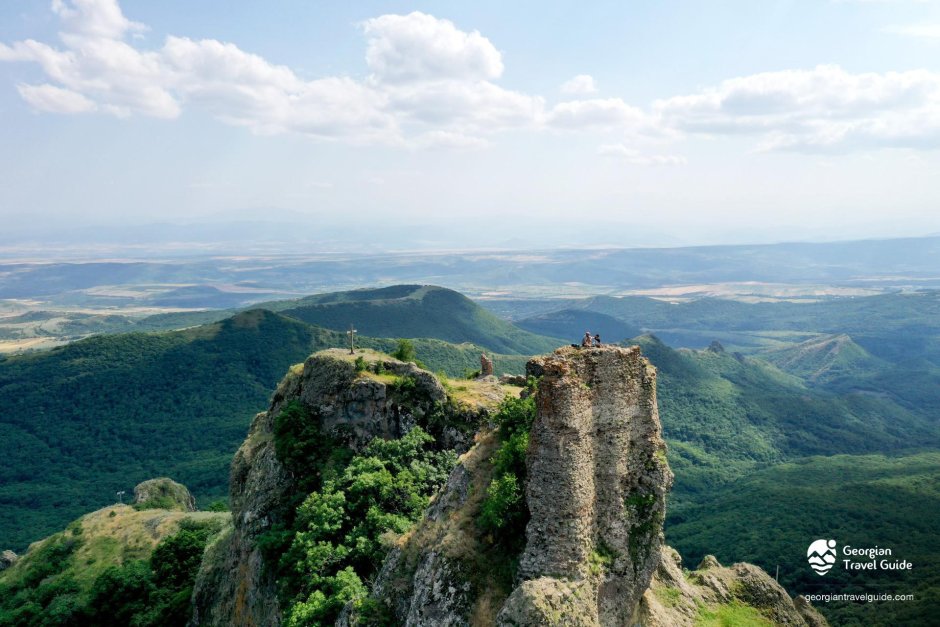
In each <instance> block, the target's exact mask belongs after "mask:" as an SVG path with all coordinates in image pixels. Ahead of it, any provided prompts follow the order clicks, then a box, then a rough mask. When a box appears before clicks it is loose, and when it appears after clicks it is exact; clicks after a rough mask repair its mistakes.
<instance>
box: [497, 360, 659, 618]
mask: <svg viewBox="0 0 940 627" xmlns="http://www.w3.org/2000/svg"><path fill="white" fill-rule="evenodd" d="M527 369H528V371H529V373H530V374H532V375H535V376H538V377H539V387H538V395H537V397H536V407H537V415H536V419H535V423H534V424H533V425H532V434H531V438H530V443H529V452H528V467H529V482H528V486H527V488H526V501H527V503H528V506H529V512H530V514H531V520H530V522H529V525H528V528H527V529H526V537H527V542H526V547H525V551H524V553H523V555H522V560H521V564H520V570H519V576H520V579H521V582H520V585H518V586H517V587H516V589H515V590H514V591H513V592H512V594H511V595H510V597H509V599H508V600H507V602H506V605H505V606H504V607H503V610H502V611H501V612H500V614H499V616H498V619H497V620H498V622H500V623H504V624H544V623H545V622H547V621H549V620H550V618H551V616H552V615H554V613H555V612H556V610H557V609H558V608H559V607H561V608H564V607H566V606H570V607H571V608H572V609H573V610H575V611H576V612H577V614H578V615H579V616H580V618H579V621H581V622H582V623H583V624H603V625H627V624H630V623H631V617H632V616H633V613H634V610H635V608H636V606H637V603H638V602H639V599H640V597H641V596H642V595H643V592H644V591H645V590H646V588H647V587H648V586H649V583H650V579H651V578H652V576H653V571H655V570H656V566H657V565H658V563H659V552H660V548H661V546H662V541H663V535H662V527H663V521H664V520H665V509H666V493H667V492H668V490H669V488H670V486H671V485H672V473H671V472H670V470H669V466H668V464H667V463H666V444H665V442H664V441H663V439H662V434H661V427H660V423H659V414H658V412H657V407H656V371H655V369H654V368H653V367H652V366H650V364H649V362H647V361H646V359H644V358H643V357H642V356H640V349H639V348H638V347H632V348H617V347H609V348H602V349H591V350H582V349H576V348H564V349H560V350H558V351H556V352H555V353H554V354H553V355H550V356H548V357H542V358H538V359H535V360H532V361H530V362H529V364H528V367H527Z"/></svg>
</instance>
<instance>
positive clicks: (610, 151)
mask: <svg viewBox="0 0 940 627" xmlns="http://www.w3.org/2000/svg"><path fill="white" fill-rule="evenodd" d="M597 154H599V155H603V156H608V157H620V158H622V159H625V160H626V161H627V163H632V164H633V165H685V164H686V163H688V161H687V160H686V158H685V157H683V156H681V155H644V154H643V153H641V152H640V151H639V150H637V149H636V148H630V147H628V146H625V145H623V144H605V145H603V146H600V147H599V148H598V149H597Z"/></svg>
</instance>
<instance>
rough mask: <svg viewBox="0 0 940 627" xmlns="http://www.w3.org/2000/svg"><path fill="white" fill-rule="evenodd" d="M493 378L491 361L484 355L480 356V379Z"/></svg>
mask: <svg viewBox="0 0 940 627" xmlns="http://www.w3.org/2000/svg"><path fill="white" fill-rule="evenodd" d="M492 376H493V360H492V359H490V358H489V357H487V356H486V354H485V353H484V354H482V355H480V377H481V378H482V377H492Z"/></svg>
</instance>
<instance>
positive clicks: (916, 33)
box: [884, 23, 940, 39]
mask: <svg viewBox="0 0 940 627" xmlns="http://www.w3.org/2000/svg"><path fill="white" fill-rule="evenodd" d="M884 32H886V33H891V34H892V35H902V36H904V37H917V38H920V39H940V24H928V23H923V24H903V25H894V26H887V27H885V29H884Z"/></svg>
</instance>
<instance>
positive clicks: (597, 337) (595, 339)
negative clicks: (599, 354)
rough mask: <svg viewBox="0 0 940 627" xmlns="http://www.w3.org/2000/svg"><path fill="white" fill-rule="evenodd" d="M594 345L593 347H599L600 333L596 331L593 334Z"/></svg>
mask: <svg viewBox="0 0 940 627" xmlns="http://www.w3.org/2000/svg"><path fill="white" fill-rule="evenodd" d="M594 347H595V348H600V347H601V334H600V333H596V334H595V335H594Z"/></svg>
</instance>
